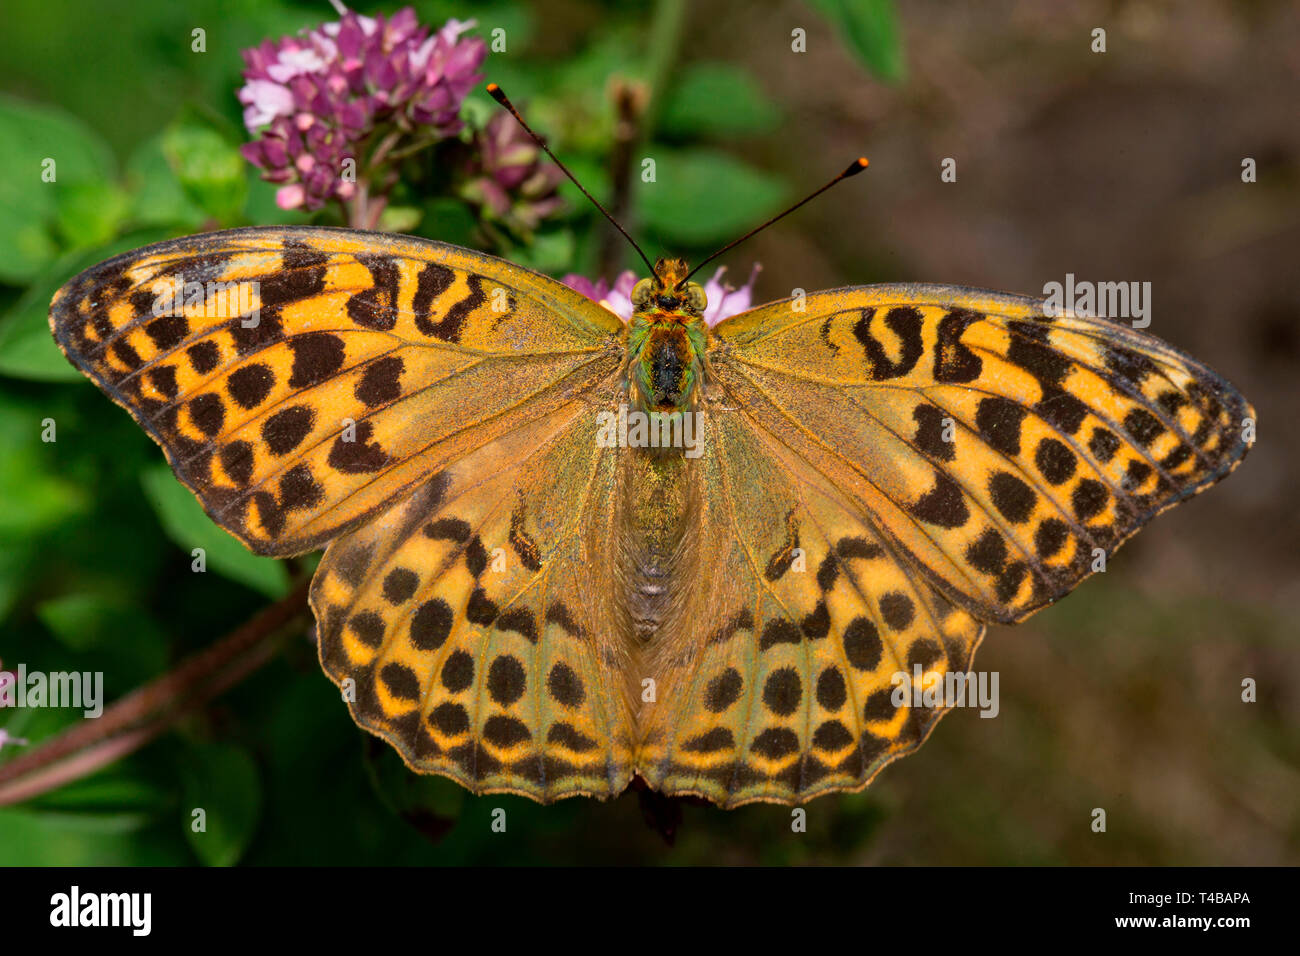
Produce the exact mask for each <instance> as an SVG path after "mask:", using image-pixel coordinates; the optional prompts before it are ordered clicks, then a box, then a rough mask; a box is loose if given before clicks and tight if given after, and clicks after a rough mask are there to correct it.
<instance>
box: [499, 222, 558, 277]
mask: <svg viewBox="0 0 1300 956" xmlns="http://www.w3.org/2000/svg"><path fill="white" fill-rule="evenodd" d="M510 258H511V259H513V260H514V261H515V262H517V263H519V264H520V265H521V266H527V267H528V268H529V269H534V270H536V271H538V272H544V273H546V274H547V275H558V274H560V273H565V272H572V271H573V260H574V238H573V231H572V230H570V229H561V230H559V231H557V232H548V233H543V234H540V235H536V236H534V237H533V241H532V244H531V245H527V246H520V247H518V248H517V249H513V250H511V251H510Z"/></svg>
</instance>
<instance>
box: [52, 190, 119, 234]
mask: <svg viewBox="0 0 1300 956" xmlns="http://www.w3.org/2000/svg"><path fill="white" fill-rule="evenodd" d="M130 206H131V200H130V197H129V196H127V194H126V192H125V191H124V190H123V189H121V188H120V187H118V186H116V185H114V184H113V183H108V182H96V181H88V182H84V183H72V184H70V185H69V186H68V187H67V188H66V189H65V190H64V191H63V192H62V193H61V194H60V196H59V208H58V212H57V214H56V222H57V223H58V227H59V232H60V233H61V234H62V236H63V238H64V239H65V240H66V241H67V244H68V245H69V246H72V247H74V248H77V247H85V246H98V245H102V244H103V243H105V242H108V241H109V240H110V239H112V238H113V237H114V236H116V235H117V231H118V228H119V227H120V226H121V224H122V221H123V220H124V219H125V218H126V215H127V212H128V211H129V209H130Z"/></svg>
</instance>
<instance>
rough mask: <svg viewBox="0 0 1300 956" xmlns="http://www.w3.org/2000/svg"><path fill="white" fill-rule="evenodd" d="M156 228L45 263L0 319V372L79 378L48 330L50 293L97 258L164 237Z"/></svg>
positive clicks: (42, 377) (15, 375) (30, 376)
mask: <svg viewBox="0 0 1300 956" xmlns="http://www.w3.org/2000/svg"><path fill="white" fill-rule="evenodd" d="M167 235H168V234H167V233H166V232H165V231H163V230H160V229H150V230H144V231H142V232H136V233H132V234H131V235H129V236H124V237H123V238H121V239H118V240H116V241H114V242H110V243H108V244H107V245H103V246H99V247H97V248H95V249H91V250H85V251H80V252H74V253H70V254H68V255H65V256H63V257H62V258H61V259H59V260H58V261H57V262H56V263H54V264H53V265H51V266H49V267H48V268H46V269H45V270H44V271H42V272H41V274H40V275H39V276H37V277H36V279H35V281H33V283H32V285H31V287H30V288H29V289H28V290H27V291H26V292H25V293H23V296H22V298H20V299H19V300H18V301H17V302H15V303H14V306H13V308H12V309H10V310H9V312H8V313H7V314H6V315H5V316H4V318H3V319H0V375H8V376H11V377H13V378H25V379H34V380H36V381H41V382H84V381H86V378H85V377H84V376H83V375H82V374H81V373H80V372H79V371H77V370H76V369H75V368H74V367H73V366H72V364H71V363H70V362H69V361H68V360H67V359H66V358H64V356H63V353H62V352H60V351H59V347H58V346H57V345H56V344H55V343H54V336H52V335H51V334H50V320H49V311H50V299H52V298H53V297H54V293H55V292H56V291H58V289H59V287H60V286H62V285H63V283H65V282H67V281H68V280H69V279H71V278H72V277H73V276H74V275H76V274H77V273H78V272H80V271H81V270H82V269H85V268H87V267H89V266H93V265H94V264H95V263H97V262H102V261H103V260H105V259H109V258H111V257H113V256H115V255H117V254H118V253H119V252H126V251H128V250H130V249H136V248H139V247H140V246H146V245H148V244H149V243H151V242H157V241H158V240H159V239H164V238H166V237H167Z"/></svg>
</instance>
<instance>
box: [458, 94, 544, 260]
mask: <svg viewBox="0 0 1300 956" xmlns="http://www.w3.org/2000/svg"><path fill="white" fill-rule="evenodd" d="M474 142H475V145H476V146H477V147H478V149H477V152H476V155H475V156H474V157H473V159H472V160H471V161H470V163H469V166H468V174H469V179H468V181H466V182H465V183H464V184H463V185H462V186H461V187H460V194H461V196H462V198H464V199H465V200H466V201H468V202H469V203H471V204H472V205H475V206H477V207H479V212H480V215H482V216H483V217H484V218H485V219H494V220H497V221H498V222H502V223H505V225H507V226H509V227H510V228H511V229H513V230H514V231H516V232H519V233H522V234H524V235H527V234H528V233H531V232H532V231H533V230H534V229H536V228H537V227H538V225H540V224H541V221H542V220H543V219H545V218H546V217H547V216H549V215H551V214H552V213H554V212H556V211H557V210H558V209H559V208H560V205H561V200H560V197H559V194H558V193H557V192H556V190H557V188H558V187H559V185H560V182H561V181H562V180H563V179H564V174H563V173H562V172H560V170H559V167H557V166H555V165H554V164H553V163H550V162H548V161H546V159H545V157H544V156H543V155H542V151H541V150H540V149H539V148H538V146H537V144H536V143H534V142H533V140H532V137H530V136H529V135H528V134H527V133H525V132H524V129H523V127H522V126H520V125H519V123H518V122H516V120H515V118H514V117H513V116H511V115H510V114H509V113H506V112H500V113H495V114H493V116H492V118H491V119H489V120H488V121H487V125H486V126H484V127H483V129H482V130H480V131H478V132H477V133H476V135H475V138H474Z"/></svg>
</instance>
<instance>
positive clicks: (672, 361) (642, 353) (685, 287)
mask: <svg viewBox="0 0 1300 956" xmlns="http://www.w3.org/2000/svg"><path fill="white" fill-rule="evenodd" d="M686 274H687V265H686V263H685V262H684V261H683V260H681V259H660V260H659V261H658V262H656V263H655V274H654V276H653V277H652V278H649V279H642V280H641V281H640V282H638V283H637V284H636V287H635V288H634V289H633V290H632V306H633V312H632V320H631V322H630V323H629V324H628V332H627V379H628V398H629V400H630V402H631V403H632V405H633V407H634V408H636V409H637V410H639V411H642V412H646V413H654V412H667V413H672V412H682V411H690V410H693V409H694V408H695V406H696V404H697V403H698V401H699V392H700V386H701V382H702V380H703V375H704V353H705V348H706V347H707V341H708V330H707V328H706V326H705V323H704V309H705V306H706V305H707V303H706V300H705V297H704V290H703V289H702V288H700V286H699V285H698V284H697V283H694V282H683V281H682V278H683V277H684V276H685V275H686Z"/></svg>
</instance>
